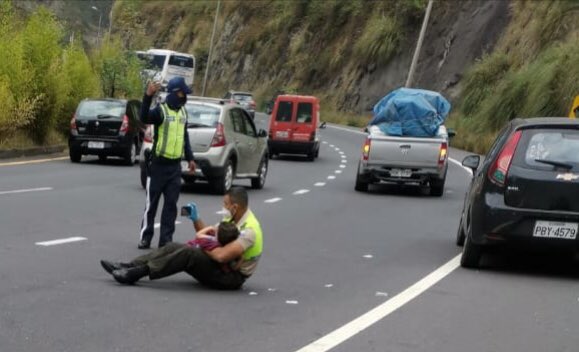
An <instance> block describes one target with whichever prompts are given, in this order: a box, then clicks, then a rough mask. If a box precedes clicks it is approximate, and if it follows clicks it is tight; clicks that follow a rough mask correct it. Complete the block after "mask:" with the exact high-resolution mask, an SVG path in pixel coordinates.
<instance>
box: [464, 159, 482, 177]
mask: <svg viewBox="0 0 579 352" xmlns="http://www.w3.org/2000/svg"><path fill="white" fill-rule="evenodd" d="M479 164H480V156H478V155H469V156H467V157H466V158H464V159H462V166H464V167H468V168H469V169H471V170H472V173H473V174H474V172H475V171H476V169H478V165H479Z"/></svg>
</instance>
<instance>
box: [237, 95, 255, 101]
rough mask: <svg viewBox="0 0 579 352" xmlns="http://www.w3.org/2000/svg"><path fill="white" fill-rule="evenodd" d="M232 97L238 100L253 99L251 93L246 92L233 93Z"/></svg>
mask: <svg viewBox="0 0 579 352" xmlns="http://www.w3.org/2000/svg"><path fill="white" fill-rule="evenodd" d="M233 99H235V100H239V101H250V100H253V97H252V96H251V95H247V94H234V95H233Z"/></svg>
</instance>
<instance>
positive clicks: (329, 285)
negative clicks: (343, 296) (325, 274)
mask: <svg viewBox="0 0 579 352" xmlns="http://www.w3.org/2000/svg"><path fill="white" fill-rule="evenodd" d="M324 287H326V288H330V287H334V284H325V285H324Z"/></svg>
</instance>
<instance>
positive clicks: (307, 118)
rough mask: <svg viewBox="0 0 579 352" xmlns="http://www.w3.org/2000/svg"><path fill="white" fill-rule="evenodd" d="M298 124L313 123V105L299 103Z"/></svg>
mask: <svg viewBox="0 0 579 352" xmlns="http://www.w3.org/2000/svg"><path fill="white" fill-rule="evenodd" d="M296 119H297V122H298V123H311V122H312V103H298V115H297V118H296Z"/></svg>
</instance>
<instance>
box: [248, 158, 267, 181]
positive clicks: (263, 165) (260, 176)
mask: <svg viewBox="0 0 579 352" xmlns="http://www.w3.org/2000/svg"><path fill="white" fill-rule="evenodd" d="M267 167H268V162H267V157H265V156H264V157H263V158H262V159H261V162H260V163H259V170H258V171H257V177H255V178H252V179H251V188H253V189H262V188H263V186H265V178H266V177H267Z"/></svg>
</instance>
